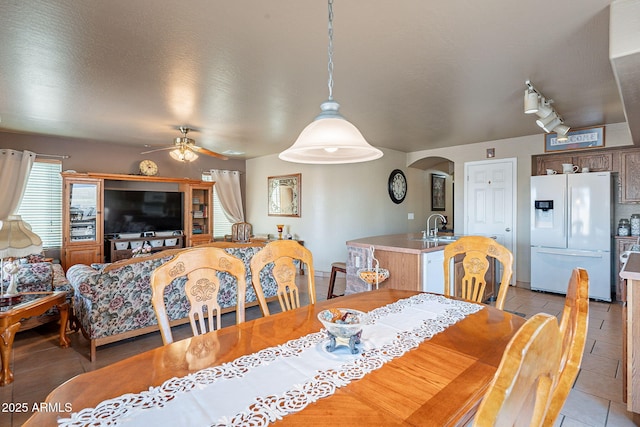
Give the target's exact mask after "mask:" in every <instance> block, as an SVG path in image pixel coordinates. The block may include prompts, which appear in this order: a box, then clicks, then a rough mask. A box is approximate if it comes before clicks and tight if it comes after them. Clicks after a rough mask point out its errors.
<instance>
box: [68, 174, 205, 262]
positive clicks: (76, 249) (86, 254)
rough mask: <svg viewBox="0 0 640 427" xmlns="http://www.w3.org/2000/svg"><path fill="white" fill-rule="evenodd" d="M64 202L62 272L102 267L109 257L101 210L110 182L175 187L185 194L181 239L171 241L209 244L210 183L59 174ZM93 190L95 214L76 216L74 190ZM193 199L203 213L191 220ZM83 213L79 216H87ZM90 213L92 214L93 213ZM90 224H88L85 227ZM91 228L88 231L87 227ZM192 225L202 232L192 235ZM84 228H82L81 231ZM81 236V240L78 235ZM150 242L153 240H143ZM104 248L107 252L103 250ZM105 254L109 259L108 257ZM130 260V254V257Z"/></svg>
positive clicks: (148, 177) (152, 177)
mask: <svg viewBox="0 0 640 427" xmlns="http://www.w3.org/2000/svg"><path fill="white" fill-rule="evenodd" d="M61 175H62V179H63V186H64V187H63V188H64V196H63V197H64V199H63V211H62V216H63V238H64V240H63V247H62V264H63V267H64V269H65V270H66V269H68V268H69V267H71V266H72V265H74V264H92V263H103V262H105V261H106V258H113V257H112V256H111V249H110V246H107V245H105V243H108V242H105V236H104V231H103V221H104V219H103V216H102V215H103V214H102V212H103V210H104V201H103V193H104V189H105V183H107V184H108V183H109V182H110V181H131V182H144V183H149V184H151V187H153V184H162V183H164V184H175V185H176V190H177V191H180V192H183V193H184V206H183V212H184V220H183V233H184V235H183V236H171V237H170V238H175V237H180V242H181V243H180V245H182V246H180V247H185V246H194V245H198V244H201V243H208V242H210V241H211V240H212V232H213V211H212V208H213V185H214V183H213V182H205V181H200V180H194V179H188V178H169V177H159V176H143V175H124V174H107V173H92V172H86V173H71V172H62V173H61ZM81 186H82V187H86V186H93V187H92V188H93V190H94V191H95V203H94V204H95V206H94V208H95V209H94V211H95V214H93V216H91V217H89V216H87V217H84V216H79V211H78V209H77V208H76V207H75V206H72V202H73V198H74V189H76V188H79V187H81ZM194 197H195V198H196V199H198V205H201V206H203V207H199V208H198V210H201V211H202V210H203V209H206V215H205V214H204V211H203V215H202V217H201V218H200V214H196V216H195V217H194V215H193V212H194V203H193V200H194ZM85 211H86V209H84V210H83V211H82V214H83V215H84V214H86V212H85ZM92 213H93V211H92ZM87 221H91V223H90V224H88V225H87V224H86V223H87ZM92 224H93V228H92V229H91V230H90V232H89V229H90V225H92ZM194 225H195V226H196V227H195V229H196V230H202V232H198V233H193V230H194ZM83 227H84V228H83ZM82 232H84V233H85V234H83V235H82V236H81V235H80V233H82ZM165 238H166V237H165ZM144 239H145V240H152V239H153V238H144ZM105 246H106V248H105ZM162 248H164V249H169V248H168V247H166V246H162V247H159V248H158V250H161V249H162ZM107 253H108V255H109V257H107ZM115 256H116V257H118V256H124V253H123V254H115ZM129 256H130V254H129Z"/></svg>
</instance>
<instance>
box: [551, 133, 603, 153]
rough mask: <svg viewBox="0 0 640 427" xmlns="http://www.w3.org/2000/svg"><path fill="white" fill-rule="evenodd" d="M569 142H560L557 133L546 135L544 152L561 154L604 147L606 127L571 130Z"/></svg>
mask: <svg viewBox="0 0 640 427" xmlns="http://www.w3.org/2000/svg"><path fill="white" fill-rule="evenodd" d="M568 137H569V139H568V140H567V141H558V139H557V134H556V133H555V132H552V133H547V134H545V135H544V151H545V152H546V153H549V152H560V151H569V150H584V149H589V148H602V147H604V126H594V127H589V128H580V129H574V130H570V131H569V133H568Z"/></svg>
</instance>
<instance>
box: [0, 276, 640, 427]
mask: <svg viewBox="0 0 640 427" xmlns="http://www.w3.org/2000/svg"><path fill="white" fill-rule="evenodd" d="M327 283H328V278H326V277H317V278H316V286H317V294H318V299H321V300H322V299H325V298H326V294H327V291H326V290H327ZM343 289H344V279H341V278H338V280H337V283H336V293H341V291H342V290H343ZM563 304H564V297H563V296H560V295H553V294H545V293H539V292H532V291H530V290H528V289H526V287H524V284H519V285H518V287H512V288H510V289H509V293H508V297H507V302H506V309H507V310H510V311H515V312H518V313H522V314H524V315H525V316H527V317H528V316H530V315H532V314H535V313H538V312H545V313H549V314H553V315H556V316H558V315H559V314H560V313H561V310H562V307H563ZM278 310H279V307H277V302H276V303H275V306H274V307H273V310H272V311H278ZM233 316H235V315H234V314H231V315H226V316H223V324H225V322H229V323H233V322H234V317H233ZM257 316H260V310H259V309H258V308H257V307H254V308H250V309H248V310H247V319H251V318H255V317H257ZM620 319H621V307H620V306H619V305H618V304H616V303H613V304H607V303H601V302H591V304H590V316H589V333H588V340H587V346H586V349H585V354H584V358H583V361H582V369H581V370H580V373H579V375H578V378H577V380H576V382H575V385H574V387H573V390H572V391H571V394H570V395H569V398H568V400H567V402H566V404H565V406H564V408H563V410H562V414H561V417H560V419H559V420H558V422H557V423H556V425H557V426H562V427H571V426H607V427H614V426H615V427H618V426H633V425H635V424H634V423H633V421H632V420H631V414H630V413H628V412H626V410H625V405H624V404H623V403H622V379H621V375H622V368H621V357H622V344H621V343H622V330H621V320H620ZM190 333H191V332H190V330H189V327H188V325H183V326H181V327H178V328H174V336H175V337H176V338H178V339H180V338H182V337H186V336H189V335H190ZM70 338H71V343H72V344H71V347H70V348H68V349H61V348H60V347H58V345H57V329H56V327H55V325H44V326H41V327H39V328H35V329H32V330H28V331H24V332H20V333H18V334H17V336H16V339H15V343H14V350H13V368H14V374H15V381H14V382H13V383H12V384H10V385H8V386H5V387H0V404H2V407H1V408H0V426H7V427H8V426H19V425H21V424H22V423H23V422H24V421H26V419H27V418H28V417H29V416H30V414H31V409H32V406H33V404H34V403H38V402H43V401H44V399H45V398H46V396H47V394H48V393H49V392H50V391H51V390H52V389H53V388H55V387H56V386H58V385H59V384H61V383H63V382H64V381H66V380H67V379H69V378H71V377H73V376H75V375H78V374H80V373H83V372H87V371H91V370H94V369H97V368H100V367H102V366H105V365H108V364H111V363H114V362H116V361H118V360H121V359H124V358H126V357H129V356H131V355H134V354H136V353H139V352H142V351H145V350H148V349H151V348H154V347H156V346H159V345H162V339H161V338H160V335H159V333H152V334H147V335H144V336H141V337H137V338H131V339H128V340H125V341H121V342H119V343H114V344H109V345H106V346H103V347H99V348H98V352H97V360H96V361H95V362H93V363H91V362H90V361H89V359H88V354H89V344H88V341H87V340H85V339H84V337H83V336H82V335H81V334H78V333H74V334H71V335H70ZM10 404H13V409H18V410H19V411H17V412H16V411H13V412H12V411H10V409H12V408H10V406H9V405H10ZM21 409H25V410H23V411H20V410H21Z"/></svg>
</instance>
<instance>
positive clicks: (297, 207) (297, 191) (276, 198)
mask: <svg viewBox="0 0 640 427" xmlns="http://www.w3.org/2000/svg"><path fill="white" fill-rule="evenodd" d="M301 187H302V174H299V173H297V174H292V175H281V176H270V177H268V178H267V203H268V215H269V216H288V217H298V218H299V217H300V211H301V201H302V194H301Z"/></svg>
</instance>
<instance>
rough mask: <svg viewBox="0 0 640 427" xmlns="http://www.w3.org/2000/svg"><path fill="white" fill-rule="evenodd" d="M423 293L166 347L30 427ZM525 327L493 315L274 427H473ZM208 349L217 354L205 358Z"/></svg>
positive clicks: (115, 371) (277, 318) (80, 390)
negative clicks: (327, 320)
mask: <svg viewBox="0 0 640 427" xmlns="http://www.w3.org/2000/svg"><path fill="white" fill-rule="evenodd" d="M416 294H418V292H414V291H406V290H395V289H380V290H374V291H369V292H363V293H358V294H352V295H347V296H344V297H340V298H333V299H330V300H326V301H321V302H318V303H316V304H312V305H309V306H305V307H302V308H299V309H295V310H292V311H288V312H284V313H278V314H273V315H271V316H268V317H263V318H259V319H256V320H252V321H248V322H245V323H242V324H239V325H234V326H229V327H225V328H222V329H219V330H217V331H214V332H210V333H208V334H205V335H200V336H196V337H192V338H188V339H184V340H181V341H176V342H174V343H172V344H169V345H165V346H162V347H158V348H156V349H153V350H150V351H147V352H144V353H141V354H138V355H136V356H133V357H130V358H127V359H124V360H122V361H120V362H117V363H114V364H112V365H109V366H106V367H104V368H101V369H97V370H95V371H91V372H87V373H84V374H80V375H78V376H76V377H74V378H72V379H70V380H69V381H67V382H65V383H64V384H62V385H60V386H59V387H57V388H56V389H54V390H53V391H52V392H51V393H50V394H49V396H48V397H47V399H46V401H47V402H48V403H49V407H50V408H59V409H61V411H62V412H55V411H52V412H39V413H35V414H34V415H33V416H32V417H31V418H30V419H29V420H28V421H27V423H26V424H25V425H28V426H49V425H55V424H56V420H57V418H58V417H63V418H68V417H69V416H70V413H69V412H64V411H65V410H67V411H73V412H77V411H80V410H81V409H83V408H90V407H95V406H96V405H98V404H99V403H100V402H102V401H104V400H106V399H110V398H115V397H118V396H121V395H123V394H126V393H139V392H141V391H143V390H148V389H149V388H150V387H154V386H159V385H161V384H163V383H164V382H165V381H166V380H168V379H170V378H173V377H182V376H185V375H188V374H190V373H193V372H196V371H198V370H201V369H203V368H206V367H209V366H217V365H221V364H223V363H225V362H231V361H233V360H235V359H237V358H238V357H240V356H242V355H247V354H252V353H255V352H257V351H260V350H262V349H265V348H269V347H272V346H275V345H280V344H283V343H285V342H287V341H289V340H292V339H295V338H298V337H301V336H305V335H307V334H311V333H315V332H318V331H319V330H320V329H321V328H322V325H321V323H320V321H319V320H318V319H317V314H318V313H319V312H320V311H322V310H324V309H327V308H343V307H348V308H353V309H357V310H361V311H370V310H373V309H375V308H377V307H381V306H384V305H387V304H390V303H393V302H395V301H397V300H400V299H403V298H408V297H411V296H413V295H416ZM524 321H525V319H523V318H522V317H519V316H517V315H513V314H511V313H509V312H506V311H502V310H498V309H496V308H494V307H491V306H486V307H484V308H483V309H482V310H480V311H478V312H475V313H473V314H470V315H468V316H467V317H465V318H464V319H462V320H460V321H458V322H456V323H454V324H452V325H451V326H449V327H448V328H446V329H445V330H444V331H443V332H440V333H438V334H436V335H435V336H433V337H432V338H430V339H427V340H425V341H424V342H422V343H421V344H420V345H419V346H418V347H417V348H414V349H412V350H409V351H408V352H406V353H405V354H403V355H402V356H401V357H398V358H395V359H393V360H391V361H390V362H388V363H386V364H385V365H384V366H382V367H381V368H379V369H377V370H375V371H373V372H371V373H369V374H367V375H366V376H364V377H363V378H361V379H358V380H355V381H352V382H350V383H349V384H347V385H346V386H344V387H341V388H338V389H336V391H335V393H333V394H332V395H331V396H328V397H326V398H321V399H319V400H317V401H316V402H313V403H311V404H309V405H308V406H307V407H306V408H304V409H303V410H301V411H299V412H295V413H292V414H290V415H287V416H285V417H283V418H282V419H281V420H278V421H276V422H275V423H274V424H275V425H283V426H285V425H385V426H388V425H415V426H418V425H419V426H429V425H433V426H448V425H464V424H466V423H467V422H468V421H469V420H470V419H472V418H473V415H474V414H475V411H476V410H477V407H478V405H479V404H480V401H481V400H482V397H483V395H484V393H485V391H486V389H487V387H488V385H489V383H490V381H491V379H492V378H493V375H494V373H495V372H496V369H497V367H498V365H499V363H500V360H501V358H502V354H503V352H504V350H505V347H506V345H507V344H508V342H509V340H510V339H511V337H512V336H513V335H514V333H515V332H516V331H517V330H518V329H519V328H520V327H521V326H522V325H523V324H524ZM195 347H197V348H199V349H200V350H201V351H200V355H201V356H202V357H194V353H193V351H190V349H191V350H193V348H195ZM205 348H206V349H207V351H202V350H203V349H205ZM220 398H221V399H223V398H224V396H220ZM214 421H215V420H214ZM212 422H213V421H212Z"/></svg>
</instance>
